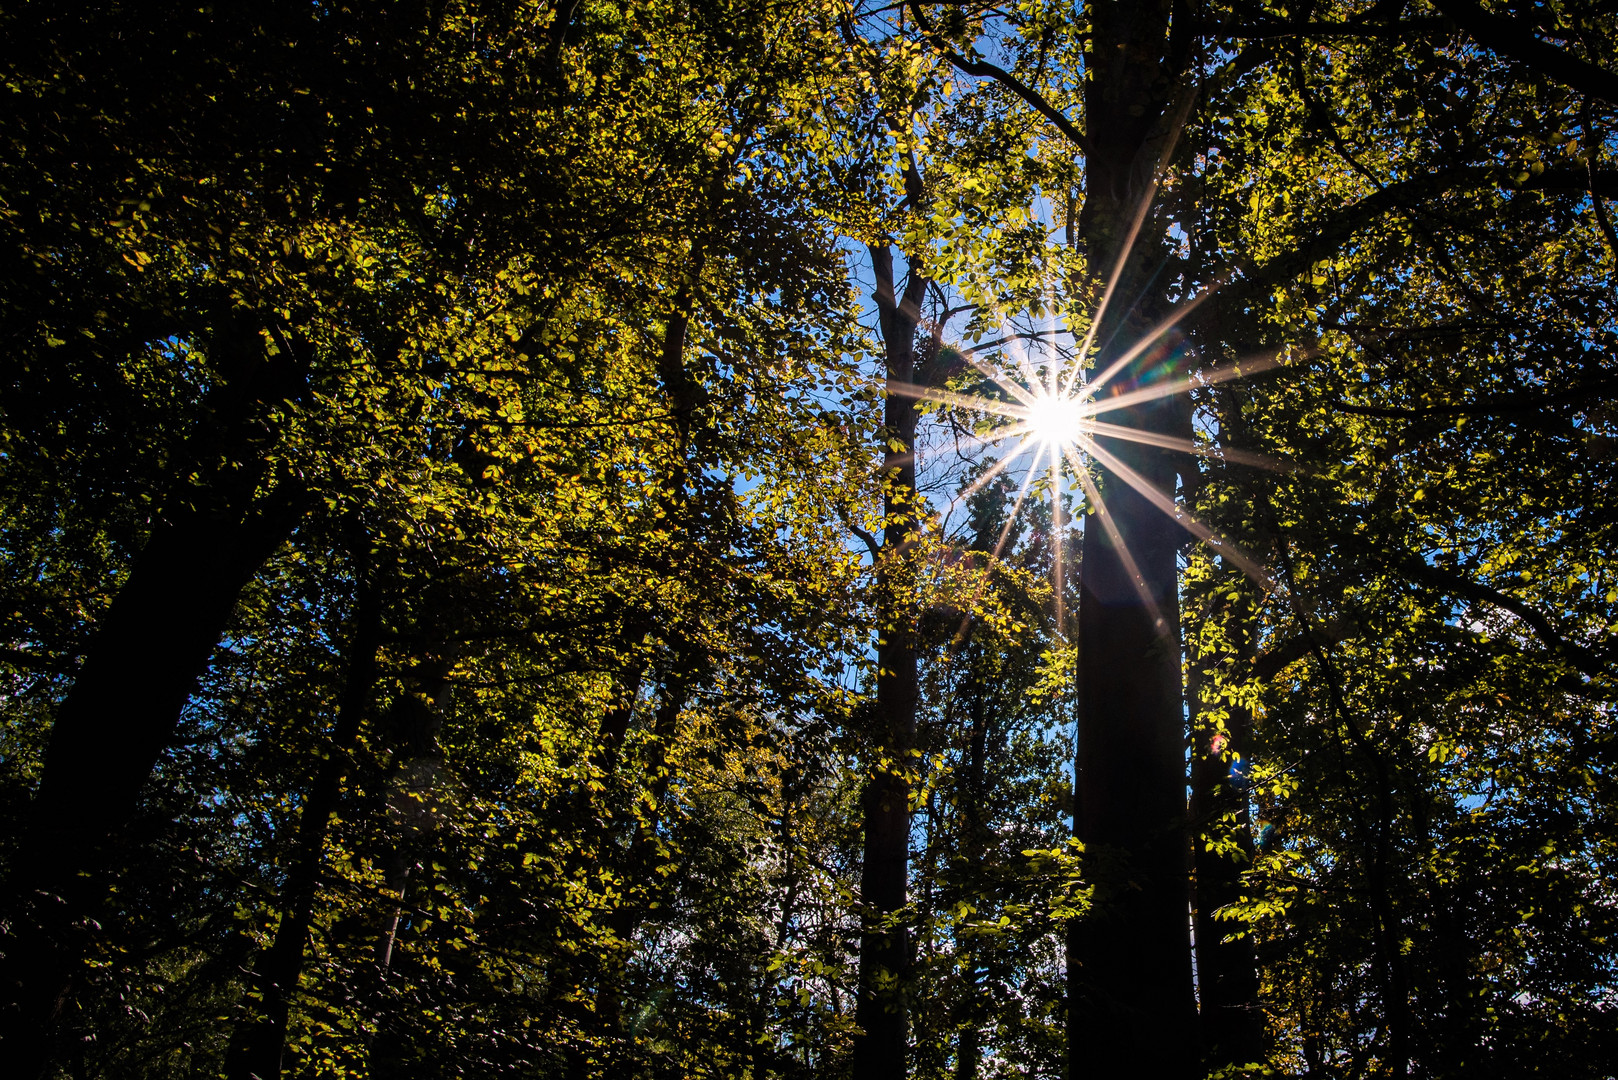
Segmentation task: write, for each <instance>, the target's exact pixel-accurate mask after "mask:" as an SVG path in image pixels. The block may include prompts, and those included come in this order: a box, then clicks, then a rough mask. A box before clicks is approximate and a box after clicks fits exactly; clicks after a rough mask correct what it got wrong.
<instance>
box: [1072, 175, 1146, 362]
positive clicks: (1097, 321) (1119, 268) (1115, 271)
mask: <svg viewBox="0 0 1618 1080" xmlns="http://www.w3.org/2000/svg"><path fill="white" fill-rule="evenodd" d="M1156 197H1157V181H1156V180H1155V179H1154V180H1152V181H1151V182H1150V183H1148V184H1147V185H1146V193H1145V194H1144V195H1142V196H1141V200H1140V206H1139V207H1138V208H1137V209H1136V211H1135V220H1134V222H1133V223H1131V224H1130V226H1129V235H1128V236H1126V237H1125V238H1124V244H1123V247H1121V248H1119V249H1118V261H1117V262H1115V263H1114V264H1113V267H1112V273H1111V274H1109V275H1108V276H1107V287H1106V289H1105V290H1104V291H1103V292H1102V294H1101V303H1100V304H1099V305H1097V306H1096V313H1095V315H1094V316H1093V317H1092V318H1091V319H1090V328H1089V330H1087V331H1086V332H1085V335H1084V344H1083V345H1081V346H1079V365H1078V368H1077V369H1075V371H1074V378H1075V379H1076V378H1077V377H1078V372H1079V371H1081V370H1083V368H1084V358H1085V357H1086V356H1088V355H1090V349H1091V347H1092V346H1094V345H1095V343H1096V332H1097V331H1098V330H1100V329H1101V320H1102V318H1103V317H1105V316H1106V314H1107V307H1108V305H1110V304H1111V303H1112V296H1113V293H1115V292H1117V291H1118V283H1119V282H1120V281H1122V280H1123V276H1124V267H1125V266H1127V265H1128V264H1129V257H1130V256H1131V255H1133V254H1134V252H1135V241H1136V240H1138V239H1139V238H1140V230H1141V226H1142V225H1144V224H1146V215H1147V214H1148V213H1149V212H1150V211H1151V209H1152V200H1153V199H1154V198H1156ZM1067 389H1068V390H1069V391H1071V390H1072V389H1073V384H1072V383H1069V384H1068V386H1067Z"/></svg>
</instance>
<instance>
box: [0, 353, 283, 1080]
mask: <svg viewBox="0 0 1618 1080" xmlns="http://www.w3.org/2000/svg"><path fill="white" fill-rule="evenodd" d="M212 345H213V351H214V353H215V357H216V359H217V361H218V363H219V366H220V369H221V370H222V371H224V372H225V373H226V375H227V381H226V382H225V383H224V384H223V385H222V386H221V387H220V389H219V390H218V391H217V392H216V393H215V394H214V395H213V397H212V398H211V399H210V405H211V409H210V412H209V414H208V419H207V420H206V421H205V422H204V423H203V425H202V426H201V428H200V430H199V431H198V432H197V434H196V435H195V436H194V437H193V438H192V439H191V440H190V441H189V443H188V444H187V446H186V448H185V451H184V452H183V453H182V454H181V455H179V467H178V468H177V469H176V475H177V477H179V479H177V481H176V483H175V485H174V487H173V489H172V491H171V492H170V494H169V496H168V498H167V499H166V500H165V506H164V509H163V512H162V514H161V515H160V516H159V518H158V521H157V523H156V526H155V527H154V529H153V531H152V535H151V538H150V539H149V540H148V541H147V543H146V546H145V547H144V548H143V549H142V550H141V552H140V554H139V555H137V556H136V557H135V559H134V562H133V563H132V565H131V566H130V571H129V576H128V578H127V579H126V580H125V582H124V585H123V587H122V588H121V589H120V590H119V592H118V595H117V596H116V597H115V598H114V600H113V602H112V606H111V607H110V608H109V609H108V610H107V614H106V616H105V617H104V618H103V619H102V621H101V625H100V626H98V627H97V628H96V631H95V633H94V635H93V636H92V638H91V639H90V643H89V647H88V649H87V653H86V657H85V661H84V664H83V666H82V667H81V668H80V669H79V672H78V675H77V677H76V678H75V680H74V683H73V687H72V689H71V690H69V691H68V695H67V697H66V698H65V699H64V700H63V701H62V704H61V706H60V707H59V708H58V710H57V713H56V718H55V723H54V724H53V726H52V728H51V737H50V742H49V743H48V745H47V746H46V750H45V768H44V773H43V775H42V777H41V780H40V787H39V792H38V794H37V795H36V796H35V797H34V802H33V805H32V807H31V808H30V812H29V820H28V824H27V826H26V828H25V830H24V832H23V835H22V837H21V840H20V843H19V845H18V850H17V853H16V856H15V858H14V860H13V863H12V869H11V873H10V876H9V880H8V881H7V886H8V891H9V892H10V894H11V896H12V897H13V898H14V899H13V900H12V901H11V902H10V903H9V904H8V906H9V907H11V910H10V911H9V913H8V914H9V916H10V918H9V921H10V923H11V926H12V931H11V935H10V940H9V941H7V942H6V943H5V949H4V953H5V955H4V958H3V960H0V1044H3V1054H4V1057H5V1059H6V1062H7V1064H8V1065H9V1066H10V1069H11V1073H12V1075H15V1076H20V1077H25V1078H32V1077H37V1076H40V1075H42V1074H43V1073H44V1071H45V1070H46V1069H47V1068H48V1067H49V1064H50V1060H51V1056H52V1052H53V1040H54V1034H55V1029H56V1026H57V1023H58V1021H59V1019H60V1017H61V1015H62V1013H63V1010H64V1007H65V1006H66V1005H67V1003H68V1001H69V1000H70V998H71V995H72V992H73V983H74V978H75V975H76V971H77V969H78V967H79V964H80V963H81V961H82V959H83V956H84V953H85V949H86V948H87V946H88V943H89V938H90V934H91V932H92V928H94V927H95V926H96V925H97V918H98V916H99V914H100V907H101V905H102V903H103V902H104V901H105V899H106V895H107V884H108V883H107V872H108V869H109V868H110V866H111V865H112V863H113V862H114V861H115V849H116V847H117V844H118V841H119V838H120V836H121V834H122V832H123V831H124V830H125V829H126V828H127V827H128V825H129V824H130V822H131V821H132V820H133V819H134V817H135V815H136V812H137V808H138V804H139V797H140V791H141V788H142V787H143V786H144V785H145V783H146V780H147V778H148V777H149V776H150V775H151V772H152V769H153V767H154V766H155V765H156V764H157V760H158V757H159V756H160V755H161V754H162V752H163V749H164V748H165V747H166V746H167V745H168V743H169V741H170V739H172V738H173V735H174V728H175V725H176V724H177V723H178V721H179V718H180V712H181V710H182V709H183V708H184V706H185V703H186V700H187V699H188V698H189V697H190V696H191V692H192V690H193V688H194V687H195V686H196V681H197V678H198V677H199V676H200V675H201V674H202V672H203V670H204V669H205V668H206V667H207V665H208V661H209V658H210V657H211V656H212V655H213V650H214V647H215V646H216V645H217V644H218V642H219V638H220V635H221V634H223V633H224V630H225V625H226V623H227V622H228V620H229V618H230V614H231V612H232V610H233V609H234V608H235V605H236V598H237V597H238V596H239V595H240V593H241V590H242V589H243V588H244V587H245V586H246V585H247V583H248V582H249V581H251V580H252V578H253V575H254V574H256V573H257V572H258V570H259V568H260V567H261V566H263V564H264V562H265V561H266V560H267V559H268V558H269V557H270V555H271V554H272V553H273V552H274V551H275V549H276V548H277V547H279V546H280V545H281V543H282V542H283V541H284V540H285V539H286V538H287V536H288V535H289V534H290V533H291V532H292V529H293V527H294V526H295V525H296V524H297V522H298V519H299V518H300V517H301V516H302V513H303V506H304V496H303V491H302V489H301V487H300V486H299V485H297V484H296V483H295V482H293V481H291V480H288V479H287V478H277V483H276V485H275V489H274V490H273V491H272V492H271V494H270V495H268V496H263V497H259V496H258V491H259V488H260V486H261V485H262V484H264V483H265V482H266V481H267V480H269V479H270V477H269V474H268V468H267V465H266V462H265V458H264V453H263V451H264V445H265V444H266V443H267V442H268V441H270V440H271V439H273V432H272V431H271V430H270V429H269V428H268V426H267V424H266V422H265V421H264V420H263V418H262V406H263V404H264V403H266V402H272V401H277V400H280V399H283V398H289V397H296V396H298V395H299V394H300V393H301V392H302V387H303V381H304V359H303V358H300V357H299V356H297V355H294V354H293V353H290V352H283V353H281V354H280V356H279V357H278V358H266V357H265V356H264V355H263V352H262V347H261V346H260V345H259V336H258V331H257V327H256V325H246V324H242V325H236V324H232V325H230V326H228V327H226V328H225V329H222V330H221V331H220V332H219V333H218V334H217V335H215V338H214V341H213V343H212Z"/></svg>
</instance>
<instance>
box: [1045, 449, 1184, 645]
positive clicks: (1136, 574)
mask: <svg viewBox="0 0 1618 1080" xmlns="http://www.w3.org/2000/svg"><path fill="white" fill-rule="evenodd" d="M1062 454H1063V456H1064V457H1065V458H1067V462H1068V464H1069V465H1071V466H1072V467H1073V472H1074V474H1075V475H1077V476H1078V478H1079V484H1080V486H1082V487H1083V488H1084V498H1085V501H1087V502H1088V503H1089V504H1090V505H1091V506H1093V507H1095V514H1094V517H1095V518H1096V520H1098V521H1100V522H1101V527H1102V528H1103V529H1105V530H1106V531H1107V538H1108V539H1109V540H1111V541H1112V549H1113V551H1115V552H1117V553H1118V561H1119V562H1121V563H1123V565H1124V573H1126V574H1128V575H1129V582H1130V584H1131V585H1133V586H1134V587H1135V594H1136V595H1137V596H1139V597H1140V601H1141V604H1142V605H1143V606H1144V607H1145V608H1146V613H1147V614H1148V615H1150V616H1151V617H1152V625H1153V626H1154V627H1155V628H1156V629H1157V631H1158V632H1159V633H1162V632H1164V631H1166V630H1167V628H1168V621H1167V620H1166V619H1164V618H1163V609H1162V608H1160V607H1158V606H1157V598H1156V597H1154V596H1153V595H1152V590H1150V589H1148V588H1147V587H1146V575H1144V574H1142V573H1141V572H1140V564H1139V563H1137V562H1135V556H1134V555H1133V554H1131V553H1130V550H1129V548H1128V546H1126V545H1125V544H1124V537H1123V534H1122V533H1121V532H1119V531H1118V523H1117V522H1116V521H1114V520H1113V519H1112V511H1111V510H1108V509H1107V504H1106V501H1105V500H1103V499H1102V498H1101V492H1100V490H1099V489H1097V488H1096V485H1095V481H1094V480H1091V479H1090V470H1089V469H1088V468H1086V467H1085V465H1084V462H1082V461H1080V460H1079V459H1078V457H1077V456H1076V455H1075V454H1074V453H1073V450H1072V448H1071V447H1066V446H1064V447H1063V448H1062ZM1080 572H1081V573H1082V572H1083V568H1082V567H1081V568H1080Z"/></svg>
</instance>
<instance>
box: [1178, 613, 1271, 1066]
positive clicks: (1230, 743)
mask: <svg viewBox="0 0 1618 1080" xmlns="http://www.w3.org/2000/svg"><path fill="white" fill-rule="evenodd" d="M1240 632H1241V633H1242V635H1243V639H1242V640H1241V641H1239V642H1238V643H1237V645H1238V648H1239V650H1240V651H1239V653H1238V656H1237V659H1238V661H1239V662H1245V661H1247V660H1249V659H1251V653H1252V650H1251V646H1250V640H1251V638H1250V635H1249V634H1248V633H1247V628H1246V627H1243V629H1242V631H1240ZM1214 659H1216V658H1209V659H1207V660H1204V661H1202V662H1201V663H1199V662H1198V661H1197V660H1196V658H1194V657H1193V658H1192V661H1191V665H1190V666H1191V674H1190V676H1189V680H1190V685H1191V688H1192V692H1191V693H1190V695H1189V697H1190V699H1191V704H1192V707H1193V708H1194V709H1195V708H1197V706H1198V702H1199V698H1200V695H1199V694H1198V693H1197V689H1198V688H1199V687H1200V685H1201V683H1202V681H1203V678H1202V675H1201V672H1200V668H1201V667H1202V665H1203V664H1205V663H1209V662H1213V660H1214ZM1225 728H1226V730H1224V731H1223V732H1221V731H1218V730H1216V728H1215V727H1214V725H1212V724H1210V723H1204V722H1202V721H1201V718H1200V716H1199V718H1198V720H1197V721H1196V722H1194V723H1193V731H1194V736H1193V741H1192V752H1191V820H1192V821H1194V822H1196V823H1197V826H1198V835H1197V836H1196V842H1195V845H1194V847H1195V850H1194V852H1193V854H1194V858H1195V865H1196V909H1195V910H1196V914H1195V924H1194V925H1195V933H1196V953H1197V993H1198V996H1199V997H1200V998H1201V1010H1200V1011H1201V1027H1202V1041H1203V1045H1204V1046H1205V1047H1207V1050H1208V1055H1209V1056H1208V1061H1209V1064H1211V1065H1232V1064H1236V1065H1243V1064H1248V1063H1250V1062H1263V1061H1266V1060H1267V1053H1266V1046H1265V1036H1264V1014H1263V1013H1262V1012H1261V1011H1260V1009H1259V1003H1258V961H1257V959H1256V957H1255V956H1254V953H1253V939H1252V937H1251V936H1250V935H1245V934H1244V935H1242V936H1241V937H1239V938H1235V939H1234V940H1230V941H1226V940H1225V939H1226V938H1227V937H1230V935H1231V934H1232V933H1233V932H1235V931H1236V930H1238V929H1239V928H1238V927H1237V926H1236V925H1235V924H1233V923H1230V922H1225V921H1222V920H1219V919H1216V918H1214V913H1215V912H1216V911H1218V910H1219V909H1220V908H1222V907H1224V906H1225V905H1227V904H1232V903H1235V902H1236V901H1238V900H1240V899H1241V897H1242V895H1243V890H1242V872H1243V871H1244V870H1246V869H1247V868H1249V867H1251V866H1252V864H1253V834H1252V823H1251V820H1250V815H1249V811H1248V805H1247V796H1246V794H1245V793H1244V790H1243V786H1242V783H1241V782H1240V779H1239V774H1238V772H1237V770H1238V769H1239V768H1245V767H1248V763H1250V762H1251V760H1252V743H1253V714H1252V712H1251V711H1250V710H1248V709H1245V708H1242V707H1240V706H1237V705H1231V706H1230V707H1229V718H1228V720H1227V721H1226V724H1225ZM1232 819H1233V820H1232ZM1231 837H1234V839H1235V841H1236V845H1237V848H1236V850H1235V851H1229V850H1210V847H1209V843H1210V841H1214V840H1219V841H1224V840H1227V839H1229V838H1231ZM1221 847H1223V845H1221Z"/></svg>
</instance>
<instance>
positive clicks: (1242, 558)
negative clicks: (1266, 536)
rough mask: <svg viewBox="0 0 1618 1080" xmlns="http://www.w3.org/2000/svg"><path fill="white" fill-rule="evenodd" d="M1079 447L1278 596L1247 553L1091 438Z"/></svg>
mask: <svg viewBox="0 0 1618 1080" xmlns="http://www.w3.org/2000/svg"><path fill="white" fill-rule="evenodd" d="M1080 445H1081V446H1083V447H1084V450H1085V452H1086V453H1088V454H1089V455H1090V456H1091V457H1093V458H1095V459H1096V460H1097V461H1099V462H1100V463H1101V464H1102V466H1103V467H1105V468H1106V470H1107V471H1108V472H1110V473H1112V474H1113V475H1114V476H1116V477H1118V479H1120V480H1122V481H1123V482H1124V483H1126V484H1128V485H1129V486H1130V487H1132V488H1134V489H1135V490H1136V491H1138V492H1140V494H1141V495H1142V497H1144V498H1145V499H1146V501H1147V502H1149V503H1151V504H1152V505H1153V506H1155V507H1157V508H1158V509H1159V510H1161V511H1162V512H1163V513H1165V514H1167V515H1168V516H1169V517H1171V518H1173V519H1174V520H1175V521H1177V522H1179V523H1180V526H1181V527H1182V528H1184V529H1185V530H1186V531H1187V532H1189V533H1191V535H1193V536H1195V537H1196V538H1197V539H1199V540H1201V541H1202V542H1203V543H1205V544H1207V545H1208V546H1209V547H1211V548H1213V549H1214V551H1215V552H1217V553H1218V554H1219V555H1220V556H1221V557H1223V558H1225V559H1228V560H1230V562H1231V563H1233V564H1234V565H1236V566H1237V567H1239V568H1240V569H1241V571H1242V572H1243V573H1244V574H1246V575H1247V576H1248V577H1250V578H1252V579H1253V580H1254V581H1255V582H1257V583H1258V585H1259V586H1260V587H1261V588H1263V589H1264V590H1265V591H1266V592H1269V593H1278V592H1279V591H1280V587H1279V586H1278V585H1277V584H1276V583H1275V579H1274V578H1272V577H1270V575H1269V573H1268V572H1267V571H1266V570H1265V569H1264V568H1263V567H1262V566H1260V565H1259V564H1258V563H1257V562H1255V561H1254V560H1253V559H1251V558H1249V557H1248V556H1247V554H1246V553H1245V552H1243V551H1242V550H1241V549H1240V548H1238V547H1237V546H1236V545H1235V544H1234V543H1232V542H1231V541H1229V540H1227V539H1225V538H1224V537H1223V536H1221V535H1219V534H1218V533H1217V532H1215V531H1214V530H1213V529H1211V528H1209V527H1208V526H1206V525H1204V524H1203V523H1202V522H1201V521H1199V520H1198V519H1197V517H1196V515H1195V514H1192V513H1191V512H1190V511H1189V510H1187V509H1185V508H1184V507H1183V506H1181V505H1180V504H1179V503H1177V502H1175V501H1174V500H1173V499H1172V498H1170V497H1169V496H1168V495H1165V494H1164V493H1163V492H1162V491H1159V490H1158V489H1157V487H1155V486H1154V485H1153V484H1152V483H1151V481H1149V480H1147V479H1146V478H1145V477H1144V476H1142V475H1141V474H1140V473H1138V472H1136V471H1135V470H1134V469H1131V468H1130V467H1129V466H1128V465H1125V464H1124V463H1123V462H1122V461H1120V460H1118V458H1117V457H1116V456H1115V455H1113V454H1112V453H1110V452H1109V451H1108V450H1107V449H1106V448H1104V447H1102V446H1101V445H1100V444H1098V443H1097V442H1096V441H1095V440H1093V439H1090V438H1082V439H1080Z"/></svg>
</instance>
